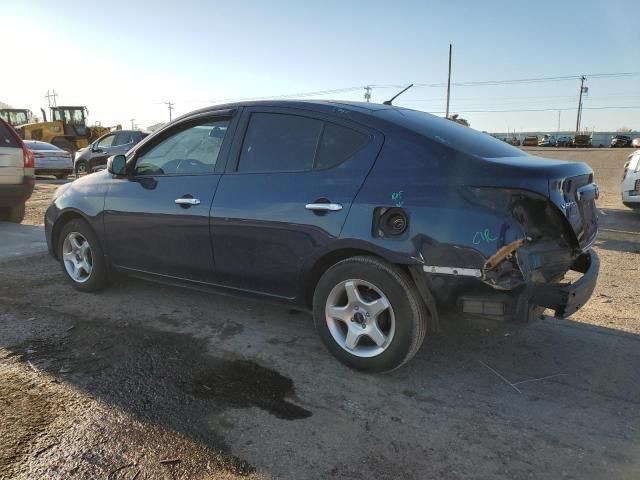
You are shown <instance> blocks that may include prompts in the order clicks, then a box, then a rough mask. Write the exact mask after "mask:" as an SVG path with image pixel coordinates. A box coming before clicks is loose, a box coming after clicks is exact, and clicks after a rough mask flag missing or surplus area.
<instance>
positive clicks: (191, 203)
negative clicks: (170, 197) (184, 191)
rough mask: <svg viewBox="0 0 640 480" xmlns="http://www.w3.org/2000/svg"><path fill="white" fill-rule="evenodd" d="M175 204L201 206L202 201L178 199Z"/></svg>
mask: <svg viewBox="0 0 640 480" xmlns="http://www.w3.org/2000/svg"><path fill="white" fill-rule="evenodd" d="M174 202H175V203H176V204H177V205H188V206H192V205H200V200H198V199H197V198H176V199H175V200H174Z"/></svg>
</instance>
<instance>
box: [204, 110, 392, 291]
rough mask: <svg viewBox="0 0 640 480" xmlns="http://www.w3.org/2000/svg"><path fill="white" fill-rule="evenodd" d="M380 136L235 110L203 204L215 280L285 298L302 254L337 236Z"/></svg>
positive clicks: (288, 113)
mask: <svg viewBox="0 0 640 480" xmlns="http://www.w3.org/2000/svg"><path fill="white" fill-rule="evenodd" d="M381 146H382V135H381V134H379V133H377V132H375V131H372V130H369V129H367V128H364V127H362V126H359V125H356V124H353V123H344V122H340V121H337V120H335V119H333V118H331V117H325V116H322V115H320V114H316V113H315V112H311V113H305V111H302V110H292V109H265V108H249V109H245V111H244V112H243V116H242V119H241V121H240V124H239V126H238V134H237V135H236V139H235V140H234V145H233V148H232V153H231V154H230V158H231V159H232V160H230V161H229V163H228V167H227V171H226V173H225V175H224V176H223V177H222V179H221V181H220V185H219V187H218V191H217V192H216V197H215V201H214V204H213V208H212V210H211V236H212V240H213V247H214V255H215V262H216V274H217V277H218V281H219V282H220V283H222V284H224V285H226V286H230V287H233V288H238V289H243V290H250V291H258V292H263V293H267V294H271V295H277V296H281V297H287V298H293V297H295V296H296V293H297V291H298V290H297V284H298V276H299V274H300V269H301V266H302V265H303V264H304V262H305V260H306V259H307V258H309V256H310V255H313V254H314V252H316V251H317V249H319V248H321V247H322V246H323V245H324V244H326V243H328V242H330V241H332V239H335V238H337V237H338V236H339V234H340V231H341V229H342V226H343V224H344V222H345V219H346V216H347V213H348V212H349V208H350V206H351V202H352V201H353V199H354V197H355V195H356V193H357V192H358V190H359V188H360V186H361V185H362V183H363V181H364V179H365V177H366V175H367V174H368V172H369V170H370V169H371V167H372V165H373V162H374V161H375V158H376V156H377V154H378V152H379V151H380V147H381Z"/></svg>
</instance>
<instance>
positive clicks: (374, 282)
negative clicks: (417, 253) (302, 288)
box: [313, 256, 428, 372]
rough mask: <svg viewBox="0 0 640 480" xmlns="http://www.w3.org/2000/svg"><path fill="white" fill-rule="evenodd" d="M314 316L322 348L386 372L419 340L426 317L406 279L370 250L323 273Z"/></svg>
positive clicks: (412, 351)
mask: <svg viewBox="0 0 640 480" xmlns="http://www.w3.org/2000/svg"><path fill="white" fill-rule="evenodd" d="M354 292H355V293H354ZM313 316H314V322H315V326H316V329H317V331H318V334H319V335H320V338H321V339H322V342H323V343H324V344H325V346H326V347H327V349H328V350H329V351H330V352H331V353H332V354H333V355H334V356H335V357H336V358H337V359H338V360H339V361H340V362H342V363H344V364H345V365H347V366H349V367H351V368H354V369H357V370H362V371H365V372H388V371H391V370H394V369H396V368H398V367H400V366H402V365H403V364H404V363H406V362H407V361H409V360H410V359H411V358H412V357H413V356H414V355H415V354H416V353H417V351H418V349H419V348H420V346H421V345H422V342H423V341H424V337H425V334H426V331H427V319H428V313H427V309H426V307H425V305H424V303H423V301H422V299H421V297H420V295H419V293H418V292H417V291H416V288H415V286H414V285H413V282H412V281H411V279H410V278H409V277H408V276H407V275H406V274H405V273H404V272H403V271H402V270H401V269H399V268H398V267H396V266H394V265H391V264H389V263H387V262H385V261H383V260H381V259H378V258H376V257H369V256H359V257H352V258H348V259H346V260H343V261H341V262H338V263H337V264H335V265H333V266H332V267H331V268H329V269H328V270H327V271H326V272H325V273H324V274H323V275H322V277H321V278H320V281H319V282H318V285H317V286H316V289H315V293H314V297H313Z"/></svg>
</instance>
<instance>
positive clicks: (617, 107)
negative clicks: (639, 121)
mask: <svg viewBox="0 0 640 480" xmlns="http://www.w3.org/2000/svg"><path fill="white" fill-rule="evenodd" d="M636 108H637V109H640V105H619V106H618V105H615V106H613V105H612V106H606V107H582V110H614V109H636ZM455 110H456V111H457V112H460V113H519V112H558V111H563V112H564V111H572V110H577V108H576V107H573V108H538V109H534V108H532V109H522V110H465V109H462V108H461V109H455ZM430 113H444V112H434V111H431V112H430Z"/></svg>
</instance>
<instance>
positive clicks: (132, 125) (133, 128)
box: [131, 118, 136, 130]
mask: <svg viewBox="0 0 640 480" xmlns="http://www.w3.org/2000/svg"><path fill="white" fill-rule="evenodd" d="M135 121H136V119H135V118H132V119H131V130H135V128H136V127H135V123H134V122H135Z"/></svg>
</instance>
